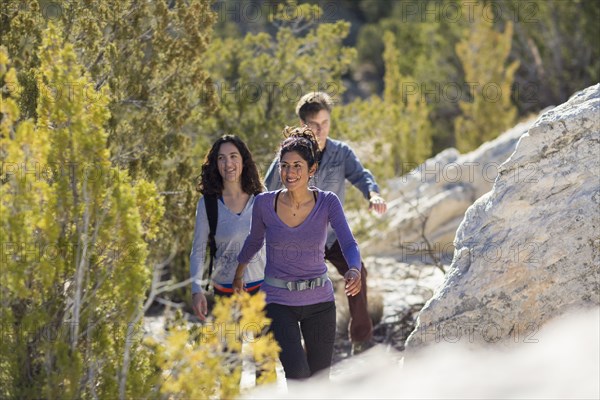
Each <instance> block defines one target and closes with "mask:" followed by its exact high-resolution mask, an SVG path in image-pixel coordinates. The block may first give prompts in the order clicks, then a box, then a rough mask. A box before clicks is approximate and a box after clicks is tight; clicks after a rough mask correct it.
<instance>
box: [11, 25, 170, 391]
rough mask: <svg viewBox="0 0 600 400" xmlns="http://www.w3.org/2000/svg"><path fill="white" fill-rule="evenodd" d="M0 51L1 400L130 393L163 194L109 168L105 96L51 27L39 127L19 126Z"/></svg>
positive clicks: (142, 375) (39, 83)
mask: <svg viewBox="0 0 600 400" xmlns="http://www.w3.org/2000/svg"><path fill="white" fill-rule="evenodd" d="M0 54H1V56H0V64H1V66H0V72H2V84H3V89H5V91H3V93H2V108H1V111H2V137H1V139H0V146H1V149H2V151H1V153H0V156H1V158H2V160H1V161H2V166H3V170H2V186H1V191H2V196H1V202H0V207H1V208H0V210H1V213H2V223H1V226H0V232H1V241H2V245H3V249H7V251H4V252H3V258H2V268H0V280H1V282H2V288H1V289H2V304H1V310H2V313H1V319H2V320H1V324H2V330H3V337H2V345H1V346H2V347H1V352H2V365H1V366H0V367H1V368H0V369H1V370H2V373H1V374H0V388H1V389H0V397H3V398H7V397H13V398H34V397H35V398H39V397H43V398H61V399H68V398H82V397H83V398H86V397H95V396H98V397H100V398H115V397H117V396H118V387H119V383H122V384H125V382H127V385H125V386H124V388H125V389H126V391H125V393H129V394H131V395H133V394H134V393H139V391H143V390H144V388H145V386H144V385H141V384H140V382H145V381H147V380H148V379H149V377H150V374H151V373H152V368H151V367H150V365H151V363H150V359H149V358H148V357H149V356H148V354H147V353H146V352H145V351H143V350H142V349H140V340H139V338H134V337H131V338H130V337H127V339H129V340H126V336H127V333H128V332H130V331H132V330H138V329H139V324H140V322H139V321H140V320H139V318H137V316H138V315H139V314H140V308H141V304H142V301H143V300H144V297H145V292H146V290H147V289H148V286H149V283H150V280H149V278H150V270H149V268H148V267H147V265H146V256H147V253H148V250H147V245H146V243H145V242H144V240H143V238H144V235H145V236H147V237H152V236H153V235H155V234H156V224H157V221H158V220H160V218H161V216H162V213H163V206H162V204H161V201H160V197H159V196H158V193H157V190H156V188H155V186H154V185H153V184H150V183H148V182H145V181H143V180H139V181H138V182H137V183H134V182H132V181H131V179H130V178H129V176H128V175H127V173H126V172H123V171H122V170H118V169H117V168H114V167H112V166H111V162H110V158H109V151H108V149H107V137H108V134H107V132H106V131H105V129H104V126H105V124H106V123H107V120H108V118H109V117H110V113H109V109H108V104H109V103H110V98H109V96H108V95H107V93H106V90H100V91H95V90H94V89H93V87H94V86H93V83H92V81H91V78H90V76H89V75H88V74H87V73H86V72H85V71H84V70H83V68H82V66H81V64H80V63H79V62H78V59H77V57H76V54H75V51H74V48H73V46H71V45H70V44H66V45H65V44H64V43H63V40H62V39H61V35H60V33H59V30H58V29H57V28H56V27H54V26H53V25H49V27H48V29H47V30H46V31H45V32H44V33H43V40H42V43H41V46H40V48H39V50H38V51H37V53H36V54H37V55H38V57H39V62H40V64H39V68H36V69H35V71H34V76H35V84H36V87H37V93H39V98H38V99H37V103H36V104H37V109H36V114H37V120H36V121H33V120H31V119H26V120H22V119H20V115H19V109H18V107H17V104H18V100H19V93H20V92H19V90H20V87H19V83H18V81H17V79H16V76H17V73H16V71H15V69H12V68H9V65H10V63H9V58H8V55H7V53H6V51H5V50H4V49H3V50H2V51H1V52H0ZM82 88H86V89H85V90H81V89H82ZM132 328H133V329H132ZM126 348H128V351H129V360H128V364H127V365H126V366H125V367H124V365H125V364H124V353H125V351H126ZM129 366H135V368H132V369H131V370H129V378H130V379H128V380H127V379H126V378H127V374H128V368H129ZM132 384H133V385H132ZM146 389H148V388H147V387H146ZM134 391H135V392H134Z"/></svg>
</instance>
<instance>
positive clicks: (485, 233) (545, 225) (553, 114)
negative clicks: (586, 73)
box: [407, 84, 600, 350]
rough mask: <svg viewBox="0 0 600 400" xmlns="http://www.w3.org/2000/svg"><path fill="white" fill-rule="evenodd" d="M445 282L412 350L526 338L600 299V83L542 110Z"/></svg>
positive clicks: (479, 206)
mask: <svg viewBox="0 0 600 400" xmlns="http://www.w3.org/2000/svg"><path fill="white" fill-rule="evenodd" d="M454 246H455V248H456V250H455V253H454V258H453V260H452V264H451V266H450V270H449V271H448V274H447V275H446V279H445V282H444V284H443V285H442V286H441V287H440V289H438V291H437V292H436V293H435V294H434V296H433V298H432V299H430V300H429V301H428V302H427V304H426V305H425V307H424V308H423V310H422V311H421V313H420V315H419V318H418V322H417V327H416V328H415V330H414V331H413V332H412V334H411V336H410V337H409V338H408V340H407V349H409V350H410V349H415V348H417V347H420V346H421V345H423V344H427V343H434V342H439V341H446V342H447V341H468V342H478V343H485V342H503V343H507V344H508V343H519V342H523V341H526V340H527V338H528V337H530V336H531V335H533V334H535V332H536V331H537V330H538V329H539V328H540V327H541V326H542V325H543V324H544V323H545V322H546V321H548V320H549V319H551V318H553V317H555V316H557V315H561V314H563V313H565V312H566V311H568V310H571V309H577V308H585V307H589V306H594V305H598V304H600V291H599V282H600V84H598V85H595V86H592V87H590V88H587V89H586V90H583V91H581V92H579V93H577V94H575V95H574V96H573V97H572V98H571V99H570V100H569V101H568V102H566V103H564V104H562V105H561V106H559V107H556V108H554V109H552V110H550V111H547V112H545V113H544V114H543V115H542V116H541V117H540V118H539V119H538V120H537V121H536V122H535V124H534V125H533V126H532V127H531V128H530V129H529V131H528V132H527V133H526V134H524V135H523V136H522V137H521V138H520V140H519V142H518V144H517V147H516V150H515V152H514V153H513V154H512V156H511V157H510V158H509V159H508V160H507V161H506V162H505V163H504V164H502V165H501V167H500V173H499V175H498V178H497V179H496V181H495V183H494V186H493V189H492V191H491V192H489V193H487V194H485V195H484V196H482V197H481V198H479V199H478V200H477V201H476V202H475V204H473V205H472V206H471V207H470V208H469V209H468V210H467V212H466V214H465V218H464V220H463V221H462V223H461V224H460V227H459V229H458V231H457V233H456V239H455V241H454Z"/></svg>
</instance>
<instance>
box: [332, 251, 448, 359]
mask: <svg viewBox="0 0 600 400" xmlns="http://www.w3.org/2000/svg"><path fill="white" fill-rule="evenodd" d="M399 258H400V257H373V256H371V257H367V258H365V260H364V261H365V265H367V268H368V271H369V278H368V291H369V312H370V314H371V318H372V319H373V322H374V332H373V339H374V342H375V343H376V344H378V345H380V346H383V347H384V348H385V349H387V350H391V349H395V350H398V351H402V350H404V341H405V340H406V338H407V337H408V335H409V334H410V332H411V331H412V330H413V329H414V326H415V320H416V317H417V314H418V312H419V311H420V310H421V308H422V307H423V305H424V304H425V302H426V301H427V300H428V299H429V298H430V297H431V296H432V295H433V292H434V290H435V288H436V287H437V286H438V285H439V284H441V282H442V280H443V278H444V275H443V273H442V271H441V270H440V269H439V268H437V267H435V266H433V265H430V264H426V263H423V262H422V261H421V260H419V259H414V260H410V263H407V262H405V261H407V260H400V259H399ZM425 261H426V260H425ZM329 276H330V277H331V278H332V279H333V281H334V284H335V285H336V306H337V309H338V316H337V321H338V326H337V331H338V338H337V341H336V344H335V353H334V363H335V362H339V361H341V360H343V359H345V358H347V357H349V356H350V350H351V343H350V341H349V340H348V335H347V326H348V318H349V312H348V302H347V301H346V299H345V298H344V297H345V296H344V294H343V281H342V279H341V277H340V276H339V274H338V273H337V272H336V271H330V274H329Z"/></svg>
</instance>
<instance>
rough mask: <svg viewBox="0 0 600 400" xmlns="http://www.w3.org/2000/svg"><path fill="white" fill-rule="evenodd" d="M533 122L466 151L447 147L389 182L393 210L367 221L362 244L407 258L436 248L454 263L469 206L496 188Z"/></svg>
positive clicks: (370, 249) (376, 251)
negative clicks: (366, 235) (458, 234)
mask: <svg viewBox="0 0 600 400" xmlns="http://www.w3.org/2000/svg"><path fill="white" fill-rule="evenodd" d="M534 121H535V119H534V118H532V119H530V120H528V121H525V122H522V123H520V124H518V125H516V126H515V127H514V128H512V129H510V130H508V131H507V132H505V133H503V134H502V135H500V136H499V137H498V138H496V139H495V140H493V141H490V142H487V143H485V144H483V145H482V146H480V147H479V148H478V149H476V150H474V151H472V152H470V153H467V154H464V155H461V154H460V153H459V152H458V150H456V149H454V148H450V149H446V150H444V151H442V152H441V153H439V154H438V155H436V156H435V157H433V158H431V159H429V160H427V161H426V162H425V163H423V164H422V165H420V166H418V167H417V168H415V169H413V170H412V171H411V172H409V173H408V174H406V175H405V176H402V177H400V178H395V179H393V180H391V181H389V182H388V187H389V192H388V193H387V194H386V196H387V198H388V199H393V200H391V201H389V203H388V210H389V211H388V212H387V213H386V214H385V215H384V216H382V217H381V218H379V219H370V220H366V219H365V221H363V223H364V224H366V225H367V229H366V231H368V232H370V238H369V239H368V240H367V241H365V242H363V243H361V248H364V249H365V253H368V254H378V255H381V254H392V255H394V256H397V253H401V254H403V255H405V256H406V259H407V260H408V261H410V257H411V256H416V257H420V255H421V254H424V253H426V252H428V251H429V249H430V248H431V250H433V251H434V252H435V253H437V254H438V255H439V256H440V257H444V255H445V256H446V260H445V262H444V264H446V265H447V264H449V263H450V261H451V259H452V253H453V251H454V246H453V241H454V236H455V234H456V229H457V228H458V226H459V224H460V222H461V221H462V220H463V217H464V214H465V211H466V210H467V208H469V206H471V205H472V204H473V203H474V202H475V200H476V199H477V198H479V197H481V196H482V195H483V194H484V193H486V192H488V191H490V190H491V188H492V185H493V183H494V180H495V179H496V177H497V175H498V171H499V167H500V165H501V164H502V163H503V162H504V161H506V159H507V158H508V157H509V156H510V155H511V154H512V153H513V151H514V150H515V146H516V144H517V141H518V140H519V137H521V136H522V135H523V134H524V133H525V132H527V130H528V129H529V128H530V126H531V125H532V124H533V122H534ZM423 236H425V237H426V238H427V241H425V239H424V238H423ZM427 242H429V243H427ZM421 261H423V262H428V260H427V259H422V260H421ZM442 261H443V260H442Z"/></svg>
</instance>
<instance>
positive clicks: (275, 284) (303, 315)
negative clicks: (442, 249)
mask: <svg viewBox="0 0 600 400" xmlns="http://www.w3.org/2000/svg"><path fill="white" fill-rule="evenodd" d="M284 135H285V136H286V137H287V138H286V139H285V140H284V141H283V143H282V144H281V149H280V151H279V168H280V175H281V181H282V182H283V185H284V186H285V188H284V189H282V190H279V191H275V192H267V193H262V194H259V195H258V196H256V200H255V202H254V209H253V212H252V225H251V229H250V234H249V236H248V238H247V239H246V241H245V243H244V246H243V247H242V250H241V252H240V254H239V256H238V262H239V265H238V268H237V271H236V274H235V278H234V282H233V287H234V289H235V290H236V291H241V290H242V288H243V276H244V270H245V268H246V266H247V265H248V263H249V262H250V261H251V260H252V258H253V257H254V256H255V255H256V254H257V252H258V251H259V250H260V248H261V247H262V245H263V242H264V241H265V240H266V249H267V261H266V266H265V279H264V283H263V286H262V290H263V291H264V292H265V293H266V297H267V307H266V310H267V316H268V317H269V318H270V319H271V320H272V322H271V330H272V331H273V333H274V335H275V339H276V340H277V342H278V343H279V345H280V347H281V354H280V356H279V357H280V360H281V364H282V365H283V368H284V370H285V376H286V378H288V379H302V378H308V377H310V376H311V375H313V374H315V373H316V372H317V371H320V370H323V369H328V368H329V367H330V366H331V358H332V355H333V342H334V339H335V303H334V297H333V286H332V283H331V281H330V280H329V278H328V277H327V266H326V265H325V242H326V240H327V224H328V223H331V226H332V227H333V229H334V230H335V232H336V234H337V237H338V239H339V241H340V244H341V246H342V252H343V254H344V257H345V258H346V261H347V262H348V265H349V266H350V270H349V271H348V272H347V273H346V275H345V276H344V278H345V280H346V294H347V295H350V296H354V295H356V294H357V293H359V292H360V267H361V264H360V253H359V250H358V245H357V243H356V240H355V239H354V236H352V232H350V228H349V227H348V223H347V221H346V218H345V216H344V211H343V209H342V205H341V203H340V201H339V199H338V197H337V196H336V195H335V194H334V193H332V192H324V191H321V190H319V189H317V188H314V187H309V186H308V180H309V178H310V177H311V176H312V175H314V173H315V172H316V170H317V163H316V160H317V157H318V152H319V147H318V144H317V140H316V138H315V136H314V134H313V133H312V131H311V130H310V129H308V128H307V127H302V128H287V127H286V129H285V130H284ZM302 338H303V339H304V344H305V346H306V349H304V348H303V347H302Z"/></svg>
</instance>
